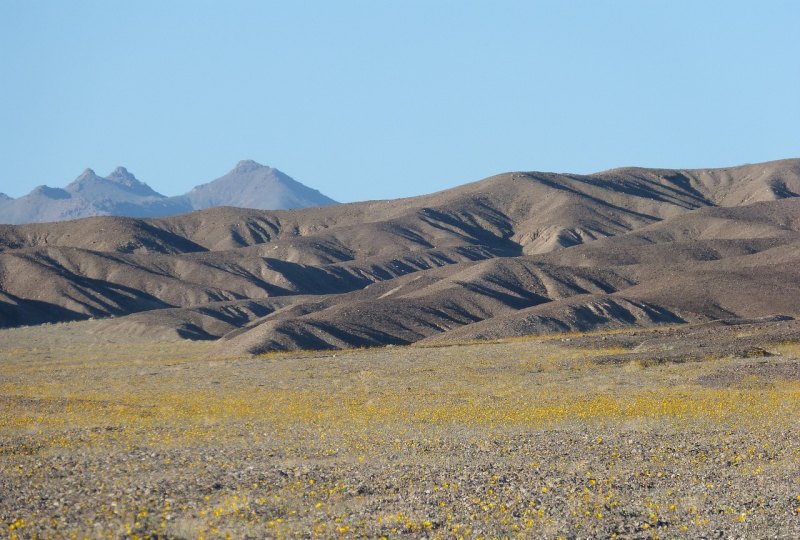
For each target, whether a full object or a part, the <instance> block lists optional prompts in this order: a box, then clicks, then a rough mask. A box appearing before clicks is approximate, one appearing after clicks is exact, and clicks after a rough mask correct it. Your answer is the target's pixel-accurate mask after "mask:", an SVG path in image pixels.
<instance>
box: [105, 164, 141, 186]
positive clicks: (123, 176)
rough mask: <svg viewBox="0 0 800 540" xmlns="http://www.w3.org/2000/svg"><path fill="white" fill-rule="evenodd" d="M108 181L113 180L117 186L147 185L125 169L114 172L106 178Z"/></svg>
mask: <svg viewBox="0 0 800 540" xmlns="http://www.w3.org/2000/svg"><path fill="white" fill-rule="evenodd" d="M106 180H111V181H112V182H114V183H115V184H120V185H123V186H126V187H139V186H145V185H146V184H145V183H144V182H142V181H140V180H138V179H137V178H136V177H135V176H134V175H133V174H132V173H130V172H129V171H128V169H126V168H125V167H122V166H120V167H117V168H116V169H114V172H112V173H111V174H109V175H108V176H106Z"/></svg>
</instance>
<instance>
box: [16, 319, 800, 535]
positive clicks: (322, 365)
mask: <svg viewBox="0 0 800 540" xmlns="http://www.w3.org/2000/svg"><path fill="white" fill-rule="evenodd" d="M101 326H102V321H82V322H71V323H60V324H51V325H43V326H36V327H25V328H13V329H6V330H2V331H0V523H1V524H2V527H3V529H2V530H0V536H2V537H4V538H13V539H17V538H19V539H21V538H92V539H94V538H129V539H133V538H140V539H141V538H171V539H173V538H174V539H177V538H226V537H227V538H365V537H366V538H380V537H386V538H597V537H602V538H612V537H616V538H676V537H686V538H792V537H798V535H800V439H799V438H798V437H797V433H798V431H800V429H799V428H800V324H798V323H797V321H794V320H781V319H778V320H752V321H744V322H741V321H739V322H730V323H719V322H718V323H710V324H700V325H688V326H687V325H678V326H662V327H655V328H648V329H641V328H638V329H636V328H634V329H624V330H613V331H607V332H605V333H603V332H597V333H585V334H579V333H570V334H555V335H549V336H539V337H526V338H512V339H505V340H494V341H489V342H487V341H483V342H452V343H442V344H434V345H425V346H411V347H378V348H368V349H355V350H348V351H341V350H339V351H293V352H281V353H272V354H265V355H260V356H251V355H247V356H241V355H238V356H237V355H231V356H230V357H224V356H221V355H220V354H219V352H218V350H216V349H215V343H214V342H211V341H189V340H168V339H164V340H158V339H146V338H134V337H130V336H127V337H124V338H121V339H114V338H113V337H110V336H109V335H108V334H106V333H103V332H99V333H98V332H97V331H96V328H99V327H101Z"/></svg>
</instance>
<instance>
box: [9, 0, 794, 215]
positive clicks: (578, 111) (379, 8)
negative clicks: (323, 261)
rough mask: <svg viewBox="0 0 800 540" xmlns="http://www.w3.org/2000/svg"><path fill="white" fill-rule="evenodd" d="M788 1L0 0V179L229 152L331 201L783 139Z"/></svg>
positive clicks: (704, 154)
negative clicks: (274, 169)
mask: <svg viewBox="0 0 800 540" xmlns="http://www.w3.org/2000/svg"><path fill="white" fill-rule="evenodd" d="M799 22H800V2H797V1H784V2H780V1H755V0H753V1H751V2H737V1H725V2H723V1H718V2H712V1H697V0H694V1H676V0H670V1H648V0H638V1H605V2H603V1H598V0H594V1H585V2H578V1H573V2H570V1H563V0H562V1H540V2H534V1H527V2H509V1H502V0H497V1H492V2H488V1H487V2H470V1H464V0H461V1H435V0H422V1H411V0H405V1H396V2H388V1H386V2H384V1H377V0H364V1H346V0H342V1H337V2H329V1H320V2H302V1H285V2H267V1H264V2H243V1H230V2H216V1H215V2H210V1H209V2H205V1H200V0H193V1H186V2H183V1H178V0H170V1H168V2H164V1H157V2H149V1H141V0H137V1H136V2H116V1H92V2H90V1H80V0H71V1H67V0H63V1H50V2H46V1H41V0H4V1H3V2H2V3H0V74H2V79H0V128H2V129H0V191H1V192H5V193H7V194H9V195H11V196H15V197H16V196H20V195H22V194H24V193H27V192H28V191H30V190H31V189H32V188H33V187H35V186H36V185H40V184H48V185H51V186H64V185H66V184H67V183H68V182H69V181H71V180H72V179H73V178H74V177H76V176H77V175H78V174H80V173H81V171H82V170H83V169H84V168H86V167H92V168H93V169H95V170H96V171H97V172H98V173H100V174H107V173H108V172H110V171H111V170H112V169H113V168H114V167H115V166H117V165H124V166H126V167H128V168H129V169H130V170H131V171H132V172H133V173H134V174H136V175H137V177H138V178H139V179H141V180H144V181H146V182H148V183H149V184H150V185H151V186H153V187H154V188H155V189H157V190H159V191H161V192H162V193H164V194H166V195H175V194H179V193H182V192H184V191H186V190H188V189H189V188H191V187H192V186H194V185H196V184H198V183H202V182H207V181H209V180H212V179H214V178H216V177H218V176H221V175H222V174H224V173H225V172H227V171H228V170H229V169H231V168H232V167H233V166H234V165H235V164H236V162H237V161H239V160H241V159H254V160H256V161H259V162H261V163H264V164H268V165H271V166H274V167H277V168H279V169H281V170H283V171H284V172H286V173H287V174H289V175H291V176H293V177H294V178H296V179H297V180H299V181H301V182H303V183H305V184H307V185H310V186H312V187H314V188H317V189H319V190H320V191H322V192H323V193H325V194H327V195H329V196H331V197H333V198H335V199H337V200H340V201H355V200H365V199H376V198H395V197H401V196H410V195H416V194H421V193H428V192H432V191H437V190H440V189H445V188H447V187H452V186H455V185H458V184H462V183H466V182H469V181H472V180H477V179H480V178H483V177H486V176H489V175H492V174H495V173H499V172H503V171H509V170H546V171H569V172H580V173H588V172H593V171H598V170H603V169H607V168H612V167H617V166H624V165H640V166H652V167H712V166H727V165H736V164H741V163H746V162H758V161H767V160H772V159H781V158H786V157H800V39H798V38H797V25H798V23H799Z"/></svg>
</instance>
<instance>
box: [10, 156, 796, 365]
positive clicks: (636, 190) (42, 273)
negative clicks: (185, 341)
mask: <svg viewBox="0 0 800 540" xmlns="http://www.w3.org/2000/svg"><path fill="white" fill-rule="evenodd" d="M252 167H253V165H251V164H250V163H248V162H243V163H242V164H240V166H238V167H237V169H238V168H241V170H240V171H239V172H238V173H236V174H234V173H232V174H234V176H236V175H238V174H242V175H247V174H253V169H252ZM234 172H235V171H234ZM256 172H258V169H256ZM229 181H230V178H226V177H223V179H220V185H229V184H227V182H229ZM201 191H202V190H201ZM798 193H800V160H796V159H795V160H784V161H776V162H769V163H762V164H755V165H745V166H741V167H730V168H723V169H699V170H665V169H641V168H625V169H615V170H611V171H605V172H601V173H597V174H592V175H576V174H555V173H527V172H517V173H507V174H501V175H498V176H494V177H491V178H487V179H485V180H481V181H478V182H473V183H470V184H465V185H463V186H460V187H457V188H454V189H450V190H447V191H443V192H439V193H434V194H431V195H424V196H420V197H412V198H407V199H399V200H391V201H370V202H364V203H353V204H341V205H330V206H325V207H320V208H306V209H297V210H280V211H261V210H246V209H236V208H229V207H226V208H212V209H207V210H202V211H197V212H191V213H187V214H182V215H178V216H174V217H161V218H150V219H132V218H117V217H94V218H88V219H81V220H74V221H67V222H64V223H60V224H58V225H53V224H29V225H16V226H14V225H6V226H0V324H2V325H5V326H11V325H23V324H39V323H43V322H55V321H62V320H71V319H81V318H87V317H99V318H106V320H105V321H103V323H102V324H100V325H98V328H99V329H100V330H99V331H101V332H116V333H120V332H122V333H129V334H141V335H148V336H153V337H158V338H163V339H171V338H177V337H183V338H191V339H218V340H220V345H219V346H220V347H221V350H222V349H224V350H225V351H226V352H231V351H234V352H241V353H261V352H266V351H272V350H290V349H300V348H317V349H322V348H347V347H359V346H374V345H386V344H409V343H416V342H420V343H428V342H434V341H437V342H440V341H452V340H458V341H463V340H472V339H494V338H500V337H509V336H515V335H527V334H540V333H548V332H562V331H571V330H580V331H584V330H591V329H597V328H617V327H628V326H650V325H655V324H681V323H689V322H702V321H709V320H716V319H723V318H724V319H736V318H757V317H764V316H772V315H778V314H779V315H786V316H790V317H791V316H795V315H797V314H798V312H800V308H798V307H797V306H800V285H798V283H800V279H798V278H800V270H798V268H800V264H798V263H800V197H798V196H797V194H798ZM145 196H147V195H145ZM204 196H205V195H204ZM205 200H208V199H205Z"/></svg>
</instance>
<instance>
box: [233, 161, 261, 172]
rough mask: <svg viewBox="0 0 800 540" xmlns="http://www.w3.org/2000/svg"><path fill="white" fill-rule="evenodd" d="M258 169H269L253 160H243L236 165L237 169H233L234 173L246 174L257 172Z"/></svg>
mask: <svg viewBox="0 0 800 540" xmlns="http://www.w3.org/2000/svg"><path fill="white" fill-rule="evenodd" d="M257 169H269V167H267V166H266V165H262V164H261V163H258V162H256V161H253V160H252V159H243V160H242V161H240V162H239V163H237V164H236V167H234V168H233V171H232V172H238V173H245V172H250V171H255V170H257Z"/></svg>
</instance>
